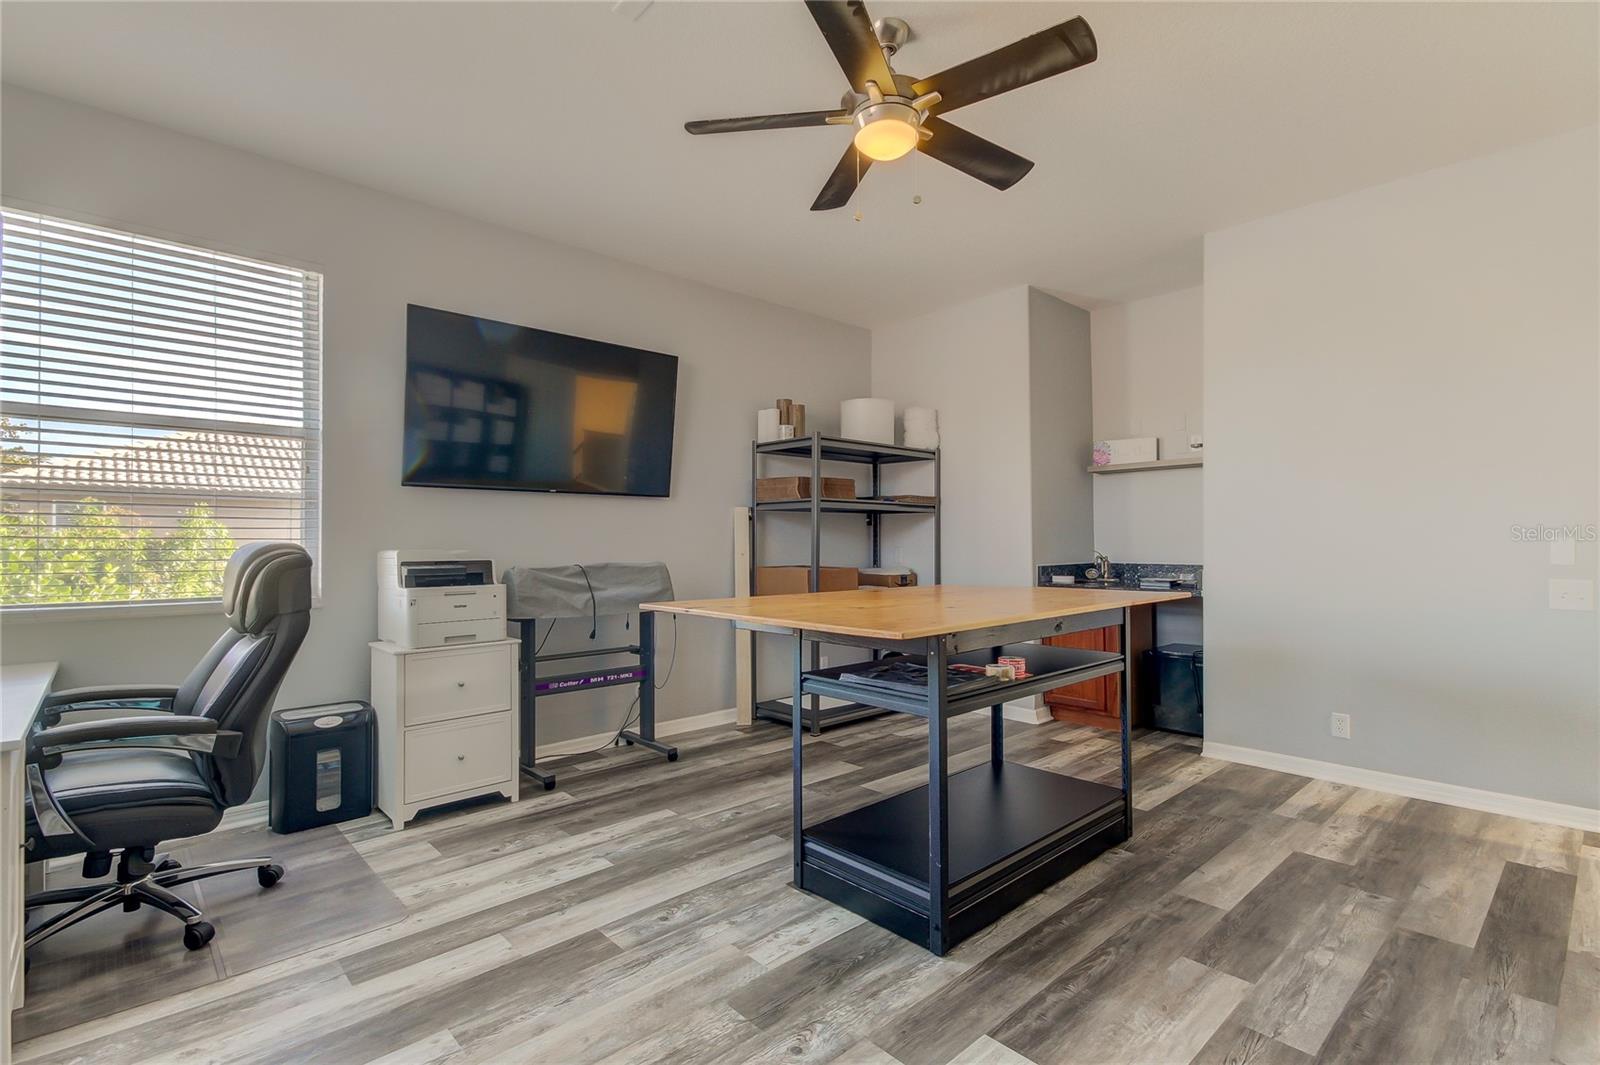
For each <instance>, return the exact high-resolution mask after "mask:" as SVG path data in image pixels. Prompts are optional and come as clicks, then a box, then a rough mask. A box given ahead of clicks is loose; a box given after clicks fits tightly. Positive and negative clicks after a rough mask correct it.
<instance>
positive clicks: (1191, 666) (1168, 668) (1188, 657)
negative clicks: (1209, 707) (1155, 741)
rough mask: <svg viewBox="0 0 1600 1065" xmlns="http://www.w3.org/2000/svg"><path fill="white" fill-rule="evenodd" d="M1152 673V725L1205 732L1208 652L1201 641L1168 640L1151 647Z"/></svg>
mask: <svg viewBox="0 0 1600 1065" xmlns="http://www.w3.org/2000/svg"><path fill="white" fill-rule="evenodd" d="M1145 654H1146V655H1147V656H1148V657H1149V659H1150V670H1149V675H1150V676H1151V677H1153V678H1154V680H1155V700H1154V703H1155V705H1154V706H1153V707H1152V708H1151V717H1152V719H1153V720H1152V722H1151V723H1152V724H1154V725H1155V727H1156V728H1158V729H1165V730H1166V731H1168V732H1183V733H1187V734H1188V735H1191V736H1199V735H1202V734H1203V733H1204V732H1205V716H1204V715H1205V651H1204V649H1203V648H1201V646H1200V645H1199V644H1193V643H1168V644H1162V645H1161V646H1160V647H1154V648H1151V649H1150V650H1149V651H1146V652H1145Z"/></svg>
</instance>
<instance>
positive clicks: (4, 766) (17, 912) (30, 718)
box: [0, 662, 57, 1065]
mask: <svg viewBox="0 0 1600 1065" xmlns="http://www.w3.org/2000/svg"><path fill="white" fill-rule="evenodd" d="M56 668H57V667H56V663H54V662H24V663H19V664H18V665H14V666H0V998H3V999H4V1001H3V1002H0V1065H5V1063H6V1062H9V1061H10V1060H11V1011H12V1010H14V1009H16V1008H17V1007H18V1006H20V1005H22V942H23V923H24V917H23V909H22V907H23V900H24V899H25V898H26V897H27V889H26V886H25V882H24V875H25V870H26V867H27V863H26V862H25V861H23V853H22V824H23V806H24V800H23V794H24V788H25V787H26V777H25V775H24V773H23V764H24V760H25V758H26V753H25V751H26V747H27V742H26V741H27V735H28V730H29V729H31V728H32V727H33V722H34V719H35V718H36V717H37V716H38V714H39V705H40V703H42V702H43V701H44V697H45V695H46V694H48V693H49V691H50V685H52V684H54V683H55V679H56Z"/></svg>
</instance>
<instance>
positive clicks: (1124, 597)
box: [640, 584, 1189, 640]
mask: <svg viewBox="0 0 1600 1065" xmlns="http://www.w3.org/2000/svg"><path fill="white" fill-rule="evenodd" d="M1188 598H1189V593H1188V592H1125V591H1121V590H1119V589H1115V588H1026V587H1023V588H1015V587H1013V588H990V587H982V586H972V585H959V584H931V585H926V586H920V587H916V588H857V589H855V590H854V591H849V592H802V593H799V594H796V595H762V596H734V597H733V598H730V599H685V600H679V601H676V602H671V603H645V604H644V605H643V606H641V607H640V609H641V610H656V611H660V612H662V613H667V614H687V615H691V616H694V617H705V618H722V619H724V620H727V621H741V622H746V623H748V624H752V625H768V626H772V627H774V628H781V629H804V630H806V631H807V632H831V633H835V634H837V635H842V636H861V637H868V638H873V639H882V640H918V639H922V638H924V637H927V636H945V635H948V634H950V633H956V632H969V631H971V630H973V629H987V628H993V627H995V626H999V625H1014V624H1017V623H1018V622H1025V621H1048V620H1050V619H1052V618H1062V617H1070V616H1071V615H1073V614H1092V613H1094V612H1095V611H1097V610H1121V609H1122V608H1123V607H1130V606H1148V605H1149V604H1151V603H1167V602H1172V601H1173V600H1176V599H1188Z"/></svg>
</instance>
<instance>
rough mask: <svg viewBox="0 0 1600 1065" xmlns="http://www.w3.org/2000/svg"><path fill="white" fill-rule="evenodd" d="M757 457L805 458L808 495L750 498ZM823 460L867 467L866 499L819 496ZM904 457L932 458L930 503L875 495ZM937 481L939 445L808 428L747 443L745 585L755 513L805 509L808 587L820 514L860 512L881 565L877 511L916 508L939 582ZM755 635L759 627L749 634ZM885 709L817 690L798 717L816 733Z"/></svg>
mask: <svg viewBox="0 0 1600 1065" xmlns="http://www.w3.org/2000/svg"><path fill="white" fill-rule="evenodd" d="M763 458H783V459H797V460H803V461H806V462H807V463H808V464H809V466H810V469H809V476H810V477H811V498H810V499H794V500H783V501H780V502H772V503H758V502H756V498H755V494H756V480H757V479H758V478H759V477H760V476H761V460H762V459H763ZM824 462H850V463H857V464H860V465H864V466H867V467H869V468H870V470H871V473H872V481H871V492H870V494H869V498H866V499H823V498H822V464H823V463H824ZM909 462H931V463H932V464H933V491H932V493H930V494H931V495H932V496H933V500H934V501H933V502H932V503H895V502H886V501H883V500H881V499H880V498H879V497H880V496H881V495H882V494H883V467H885V466H889V465H897V464H901V463H909ZM940 503H941V495H940V483H939V451H938V449H934V450H931V451H930V450H924V449H922V448H915V447H898V446H896V445H894V444H878V443H873V442H872V441H868V440H846V439H844V438H842V437H834V436H823V435H822V434H821V433H812V434H811V435H810V436H802V437H798V438H796V439H793V440H769V441H767V442H765V443H756V444H752V445H751V447H750V587H751V590H752V591H754V589H755V578H756V567H757V566H758V565H759V564H760V557H759V555H758V553H757V545H758V544H759V542H760V538H759V535H758V530H759V527H760V524H761V522H760V518H761V515H763V514H810V515H811V561H810V566H811V579H810V581H809V588H810V590H811V591H813V592H814V591H816V590H817V582H818V579H819V578H820V576H821V571H822V515H824V514H859V515H862V516H864V517H865V519H866V523H867V529H868V532H869V534H870V538H871V558H872V565H873V566H881V565H883V521H882V519H883V517H884V515H888V514H922V515H930V516H932V518H933V583H934V584H938V583H940V559H941V555H942V550H941V544H940V525H941V522H940V513H939V510H940ZM752 635H753V636H754V637H756V638H759V636H760V634H759V633H754V634H752ZM821 654H822V652H821V648H820V646H819V645H818V644H816V643H813V644H812V645H811V668H812V669H813V670H815V669H817V668H818V667H819V666H820V665H821ZM759 659H760V655H759V654H756V653H752V654H751V663H750V671H751V672H750V676H751V684H752V685H756V684H758V683H759V677H760V674H759V671H758V663H759ZM888 712H889V711H887V710H885V709H883V708H882V707H878V706H870V705H867V704H864V703H859V702H846V703H845V704H844V705H841V706H831V707H824V706H823V705H822V700H821V696H820V695H815V696H812V698H811V700H810V704H809V705H804V706H801V708H800V717H801V723H802V724H803V725H804V726H805V727H806V728H808V729H810V731H811V733H812V734H813V735H816V734H817V733H820V732H821V731H822V730H823V729H825V728H830V727H832V726H834V725H844V724H848V723H849V722H852V721H860V720H863V719H865V718H869V717H879V716H881V715H883V714H885V713H888ZM755 716H756V717H758V718H764V719H766V720H768V721H777V722H781V723H782V724H785V725H787V724H789V723H790V720H791V717H792V714H791V711H790V704H789V703H786V702H784V701H782V700H780V699H765V700H760V701H757V702H756V704H755Z"/></svg>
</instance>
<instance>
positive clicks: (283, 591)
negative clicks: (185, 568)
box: [222, 541, 311, 635]
mask: <svg viewBox="0 0 1600 1065" xmlns="http://www.w3.org/2000/svg"><path fill="white" fill-rule="evenodd" d="M310 609H311V556H310V555H308V554H306V550H305V548H303V547H301V546H300V545H299V544H284V543H273V542H271V541H263V542H261V543H255V544H245V545H244V546H243V547H241V548H239V550H237V551H235V552H234V553H233V557H232V558H230V559H228V568H227V569H226V570H225V571H223V575H222V612H223V613H224V614H226V615H227V618H228V624H229V625H231V626H233V628H234V629H235V630H236V631H238V632H243V633H248V634H250V635H255V634H257V633H259V632H261V631H262V630H263V629H265V628H266V627H267V625H269V624H270V623H271V622H272V621H273V620H274V619H275V618H278V617H280V616H282V615H284V614H293V613H297V612H300V611H305V610H310Z"/></svg>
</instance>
